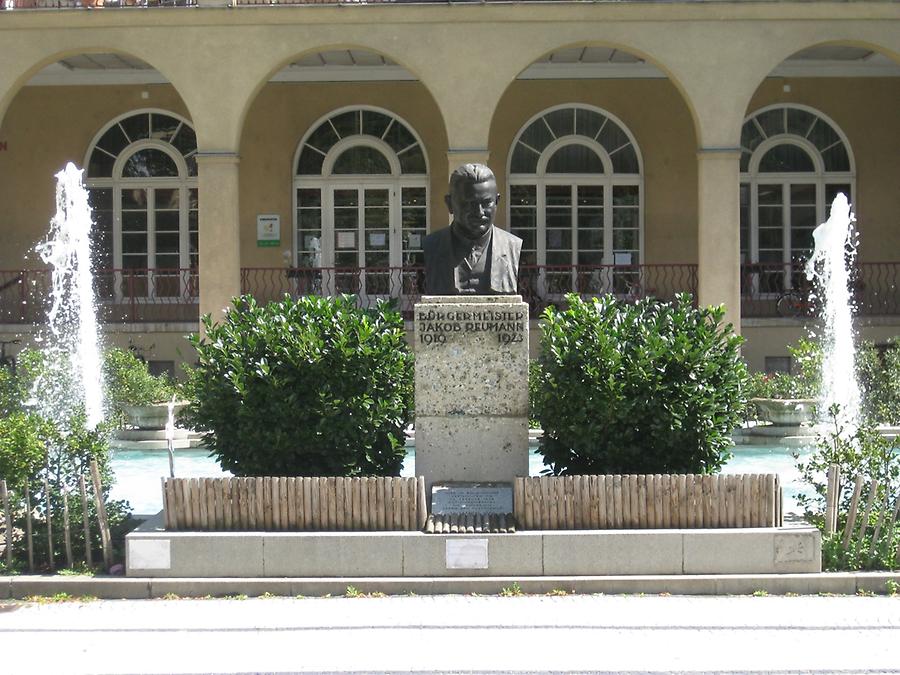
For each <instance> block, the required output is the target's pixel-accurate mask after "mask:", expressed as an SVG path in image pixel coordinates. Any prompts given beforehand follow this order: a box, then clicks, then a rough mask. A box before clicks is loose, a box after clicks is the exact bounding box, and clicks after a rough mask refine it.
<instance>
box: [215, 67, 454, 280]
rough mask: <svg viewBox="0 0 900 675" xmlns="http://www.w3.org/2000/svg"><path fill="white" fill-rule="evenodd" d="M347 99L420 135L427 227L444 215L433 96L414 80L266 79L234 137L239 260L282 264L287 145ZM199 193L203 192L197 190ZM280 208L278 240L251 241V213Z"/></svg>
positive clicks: (287, 219) (289, 166) (287, 214)
mask: <svg viewBox="0 0 900 675" xmlns="http://www.w3.org/2000/svg"><path fill="white" fill-rule="evenodd" d="M347 106H374V107H377V108H382V109H385V110H387V111H389V112H391V113H393V114H395V115H397V116H399V117H400V118H401V119H403V120H404V121H405V122H406V123H407V124H408V125H409V126H410V127H412V129H413V130H414V131H415V133H417V134H418V135H419V138H420V139H421V140H422V143H423V145H424V149H425V151H426V153H427V158H428V169H429V173H430V178H431V188H430V190H431V193H430V194H431V203H430V217H431V228H432V229H437V228H440V227H444V226H445V225H447V223H448V215H447V209H446V207H445V206H444V202H443V199H442V195H443V194H444V193H445V192H446V189H447V181H448V175H447V134H446V132H445V130H444V123H443V119H442V117H441V113H440V111H439V110H438V108H437V106H436V104H435V102H434V99H433V98H432V97H431V95H430V94H429V93H428V91H427V90H426V89H425V87H423V86H422V85H421V84H420V83H418V82H367V83H362V82H353V83H270V84H268V85H266V86H265V87H264V88H263V89H262V91H261V92H260V94H259V96H258V97H257V98H256V100H255V101H254V102H253V105H252V106H251V108H250V111H249V112H248V114H247V122H246V124H245V126H244V133H243V136H242V138H241V149H240V156H241V163H240V174H241V178H240V181H241V190H240V214H241V215H240V222H241V266H243V267H281V266H283V264H284V263H283V260H282V251H283V250H285V249H290V248H291V246H292V239H291V228H292V223H293V214H292V213H291V199H292V194H291V190H292V182H293V176H294V167H293V161H294V153H295V152H296V150H297V145H298V144H299V143H300V141H301V139H302V138H303V136H304V135H305V134H306V133H307V131H310V130H311V127H312V126H313V125H315V123H316V122H317V121H318V120H319V119H320V118H321V117H323V116H326V115H328V114H329V113H330V112H332V111H334V110H337V109H338V108H343V107H347ZM201 199H202V197H201ZM261 213H277V214H279V215H280V216H281V243H282V245H281V247H279V248H259V247H257V245H256V216H257V214H261Z"/></svg>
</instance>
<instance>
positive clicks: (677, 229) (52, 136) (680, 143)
mask: <svg viewBox="0 0 900 675" xmlns="http://www.w3.org/2000/svg"><path fill="white" fill-rule="evenodd" d="M785 83H789V84H790V85H791V91H790V92H788V93H786V92H784V91H783V85H784V84H785ZM142 92H147V93H148V98H146V99H145V98H142V97H141V93H142ZM897 100H900V81H898V80H897V79H896V78H859V79H852V78H841V79H825V78H805V79H801V78H791V79H790V80H782V79H771V80H766V81H765V82H763V84H762V85H760V87H759V89H758V91H757V92H756V94H755V95H754V97H753V99H752V101H751V103H750V106H749V107H748V110H747V112H748V114H749V113H751V112H753V111H754V110H756V109H758V108H760V107H763V106H766V105H771V104H775V103H800V104H804V105H808V106H811V107H813V108H816V109H817V110H820V111H822V112H823V113H825V114H826V115H828V116H829V117H830V118H831V119H833V120H834V122H835V123H836V124H838V125H839V126H840V128H841V129H842V130H843V131H844V132H845V133H846V134H847V137H848V139H849V141H850V145H851V147H852V149H853V152H854V155H855V158H856V163H857V192H858V194H857V203H858V217H859V230H860V232H861V246H860V259H861V260H896V259H898V258H900V215H898V214H900V190H898V189H897V186H898V185H900V161H898V157H900V123H898V121H897V114H896V113H897V104H896V102H897ZM562 103H586V104H590V105H594V106H597V107H600V108H603V109H605V110H607V111H609V112H611V113H612V114H614V115H615V116H617V117H618V118H619V119H620V120H622V122H623V123H624V124H625V125H626V126H627V127H628V128H629V129H630V130H631V132H632V133H633V134H634V136H635V138H636V140H637V143H638V146H639V147H640V150H641V153H642V156H643V161H644V181H645V244H646V248H645V252H646V260H647V261H648V262H696V259H697V239H696V219H697V187H696V184H697V171H696V154H695V150H696V146H697V142H696V138H695V136H694V131H693V124H692V121H691V118H690V115H689V112H688V110H687V106H686V105H685V104H684V102H683V100H682V98H681V96H680V94H679V92H678V91H677V90H676V89H675V87H674V86H673V85H672V84H671V83H670V82H669V81H667V80H554V81H549V80H541V81H536V80H532V81H516V82H514V83H513V84H512V85H511V86H510V87H509V88H508V90H507V91H506V92H505V93H504V94H503V96H502V98H501V99H500V103H499V105H498V107H497V110H496V113H495V115H494V117H493V120H492V124H491V135H490V146H489V150H490V164H491V166H492V167H493V168H494V170H495V172H496V173H497V176H498V179H499V181H500V184H501V190H503V191H504V192H505V187H506V162H507V157H508V154H509V148H510V144H511V143H512V141H513V139H514V137H515V134H516V133H517V132H518V131H519V129H521V128H522V126H523V125H524V124H525V123H526V122H527V121H528V119H530V118H531V117H532V116H533V115H535V114H537V113H539V112H540V111H542V110H544V109H546V108H549V107H551V106H554V105H559V104H562ZM348 105H371V106H376V107H380V108H384V109H387V110H389V111H391V112H393V113H395V114H397V115H399V116H400V117H401V118H403V119H405V120H406V121H407V122H408V123H409V124H410V125H411V126H412V127H413V128H414V129H415V131H416V132H417V133H418V134H419V135H420V137H421V138H422V140H423V142H424V144H425V147H426V150H427V152H428V161H429V168H430V172H431V214H430V215H431V227H432V229H436V228H438V227H443V226H444V225H445V224H446V222H447V214H446V209H445V208H444V205H443V201H442V199H441V196H442V195H443V194H444V192H445V191H446V185H447V169H446V167H447V161H446V152H447V137H446V132H445V129H444V125H443V119H442V117H441V113H440V111H439V110H438V109H437V106H436V104H435V102H434V100H433V98H432V97H431V96H430V94H429V93H428V91H427V90H426V89H425V88H424V86H422V85H421V84H420V83H418V82H379V83H302V84H289V83H284V84H269V85H266V86H265V87H264V88H263V89H262V90H261V92H260V94H259V96H258V97H257V99H256V100H255V101H254V103H253V105H252V106H251V108H250V110H249V113H248V116H247V121H246V124H245V127H244V133H243V136H242V143H241V148H240V154H241V161H240V220H241V242H240V245H241V264H242V265H243V266H254V267H255V266H276V267H277V266H281V265H282V264H283V263H282V258H281V251H282V249H283V248H290V245H291V244H290V232H291V222H292V214H291V177H292V166H291V163H292V160H293V156H294V152H295V150H296V147H297V143H299V141H300V139H301V138H302V137H303V135H304V133H306V131H307V130H308V129H309V128H310V126H311V125H313V124H314V123H315V121H316V120H318V119H319V118H320V117H321V116H323V115H325V114H327V113H328V112H330V111H332V110H335V109H337V108H340V107H343V106H348ZM141 108H162V109H165V110H170V111H173V112H176V113H179V114H181V115H186V114H187V111H186V109H185V106H184V103H183V101H182V99H181V97H180V96H179V95H178V93H177V92H176V91H175V90H174V89H173V87H171V86H169V85H140V86H106V87H88V86H66V87H25V88H23V89H22V90H21V91H20V92H19V93H18V94H17V96H16V97H15V98H14V99H13V101H12V103H11V105H10V107H9V110H8V112H7V114H6V116H5V117H4V119H3V123H2V126H0V141H2V142H5V143H6V144H7V148H6V150H5V151H2V152H0V176H2V177H3V179H2V180H0V200H2V203H3V205H4V209H3V220H2V223H0V232H2V233H3V246H2V247H0V268H4V269H14V268H18V267H21V266H25V265H26V262H25V256H26V255H28V252H29V251H30V250H31V248H32V247H33V246H34V244H35V243H36V242H37V241H38V240H40V239H41V238H42V237H43V236H44V235H45V233H46V231H47V223H48V221H49V219H50V217H51V216H52V214H53V208H54V205H53V190H54V184H53V178H52V177H53V174H54V173H55V172H57V171H59V170H60V169H61V168H62V167H63V165H64V164H65V162H66V161H74V162H76V163H77V164H80V163H81V162H82V161H83V159H84V154H85V151H86V150H87V147H88V145H89V143H90V141H91V139H92V138H93V137H94V135H95V134H96V132H97V131H98V130H99V129H100V128H102V127H103V126H104V125H105V124H106V123H107V122H108V121H109V120H111V119H112V118H114V117H116V116H118V115H120V114H123V113H126V112H129V111H131V110H137V109H141ZM258 213H278V214H280V215H281V217H282V241H283V243H284V245H283V247H282V248H278V249H265V248H257V246H256V241H255V238H256V233H255V221H256V214H258ZM505 220H506V213H505V210H502V211H501V213H500V215H499V218H498V221H499V223H500V224H501V225H502V226H504V227H505V226H506V223H505ZM32 262H34V263H35V264H36V261H33V259H32Z"/></svg>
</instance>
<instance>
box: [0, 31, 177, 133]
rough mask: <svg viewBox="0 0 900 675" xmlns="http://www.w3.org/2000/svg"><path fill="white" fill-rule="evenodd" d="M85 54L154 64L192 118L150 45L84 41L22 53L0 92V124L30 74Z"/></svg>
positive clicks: (166, 70)
mask: <svg viewBox="0 0 900 675" xmlns="http://www.w3.org/2000/svg"><path fill="white" fill-rule="evenodd" d="M144 51H146V52H147V53H144ZM86 54H118V55H121V56H127V57H130V58H133V59H138V60H140V61H143V62H144V63H146V64H147V65H149V66H151V67H152V68H154V69H155V70H156V71H157V72H159V73H160V75H162V76H163V78H165V80H166V81H167V82H168V83H169V84H170V85H171V86H172V87H173V88H174V89H175V92H176V94H177V95H178V97H179V98H180V100H181V103H182V104H183V105H184V107H185V110H186V111H187V117H188V118H189V119H192V118H193V116H192V114H191V110H190V105H189V104H188V101H187V99H186V98H185V96H184V95H183V94H182V90H183V89H182V88H180V87H179V86H178V84H177V83H176V82H175V81H174V80H173V78H172V77H170V75H169V68H167V67H160V65H158V64H157V63H156V61H157V60H158V59H157V58H156V56H157V54H156V53H155V52H153V51H152V50H149V49H148V50H142V49H124V48H121V47H119V46H116V45H114V44H105V45H100V44H95V43H86V44H84V45H79V46H71V47H67V48H66V49H61V50H57V51H54V52H52V53H49V54H46V55H37V58H32V60H31V61H30V62H28V61H26V59H27V58H28V56H27V55H25V56H23V58H22V60H23V62H24V63H22V67H21V68H20V69H19V71H18V72H15V71H14V70H13V72H12V75H11V77H10V80H11V81H10V82H9V83H8V85H7V87H6V89H5V90H4V91H3V93H2V94H0V125H2V123H3V120H4V119H5V117H6V112H7V110H8V109H9V105H10V104H11V103H12V101H13V100H14V99H15V97H16V96H17V95H18V94H19V92H21V91H22V89H23V88H24V87H25V86H26V85H27V83H28V81H29V80H30V79H31V78H32V77H34V76H35V75H36V74H37V73H39V72H40V71H42V70H43V69H44V68H46V67H47V66H49V65H52V64H54V63H58V62H59V61H62V60H64V59H66V58H68V57H71V56H79V55H86ZM13 67H14V66H13ZM11 70H12V69H11ZM176 77H177V76H176Z"/></svg>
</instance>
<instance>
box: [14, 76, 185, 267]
mask: <svg viewBox="0 0 900 675" xmlns="http://www.w3.org/2000/svg"><path fill="white" fill-rule="evenodd" d="M141 92H147V93H148V97H147V98H146V99H145V98H142V97H141ZM141 108H162V109H164V110H170V111H172V112H175V113H178V114H180V115H183V116H187V111H186V110H185V107H184V104H183V102H182V100H181V97H180V96H178V93H177V92H176V91H175V90H174V89H173V88H172V87H171V86H169V85H141V86H103V87H76V86H71V87H25V88H23V89H22V90H21V91H20V92H19V93H18V94H17V95H16V97H15V98H14V99H13V101H12V103H11V105H10V107H9V110H8V112H7V113H6V116H5V117H4V118H3V123H2V126H0V141H3V142H6V144H7V149H6V150H5V151H3V152H0V204H3V212H2V216H0V217H2V221H0V234H2V237H3V245H2V246H0V269H17V268H21V267H26V266H27V267H43V265H42V264H39V261H37V260H35V259H34V256H33V255H30V254H29V252H30V251H31V249H32V248H33V247H34V245H35V244H36V243H37V242H38V241H40V239H42V238H43V237H44V236H45V235H46V234H47V228H48V224H49V222H50V218H51V217H52V216H53V214H54V212H55V210H56V208H55V203H54V199H55V198H54V194H55V190H56V187H55V180H54V178H53V176H54V174H56V173H57V172H58V171H60V170H62V169H63V168H64V167H65V164H66V162H74V163H75V164H76V165H77V166H79V167H81V165H82V163H83V162H84V155H85V153H86V152H87V149H88V146H89V145H90V143H91V140H92V139H93V138H94V135H95V134H96V133H97V132H98V131H99V130H100V129H101V128H103V126H104V125H106V123H107V122H109V121H110V120H111V119H113V118H114V117H117V116H119V115H122V114H124V113H127V112H129V111H132V110H138V109H141ZM26 255H28V258H29V260H28V263H26V262H25V261H24V258H25V256H26Z"/></svg>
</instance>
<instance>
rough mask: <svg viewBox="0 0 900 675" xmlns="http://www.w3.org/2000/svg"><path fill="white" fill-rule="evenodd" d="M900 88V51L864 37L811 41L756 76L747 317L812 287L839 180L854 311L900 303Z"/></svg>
mask: <svg viewBox="0 0 900 675" xmlns="http://www.w3.org/2000/svg"><path fill="white" fill-rule="evenodd" d="M898 97H900V63H897V62H894V61H892V60H891V59H890V58H888V57H887V56H886V55H885V54H882V53H880V52H879V51H878V50H877V48H875V47H873V46H866V45H862V44H859V43H828V44H819V45H812V46H809V47H805V48H803V49H801V50H799V51H797V52H795V53H794V54H791V55H790V56H788V57H787V58H786V59H785V60H784V61H782V62H781V63H780V64H779V65H777V66H776V67H775V68H774V69H773V70H772V71H771V73H770V74H769V75H768V77H766V78H765V79H764V80H763V81H762V82H761V83H760V85H759V87H758V88H757V90H756V92H755V93H754V95H753V97H752V99H751V101H750V104H749V106H748V109H747V116H746V118H745V120H744V123H743V127H742V129H741V165H740V171H741V174H740V182H741V190H740V227H741V262H742V273H741V295H742V314H743V315H744V316H745V317H746V316H782V315H784V314H785V311H784V310H779V306H782V307H784V306H786V305H785V304H784V303H781V305H779V303H778V300H779V298H781V297H783V296H785V294H787V293H794V294H797V293H799V294H800V295H801V296H802V297H804V298H805V297H807V296H808V295H809V293H810V291H811V290H812V289H811V285H810V282H809V281H807V279H806V275H805V273H804V271H803V267H804V265H805V263H806V260H807V259H808V258H809V256H810V255H811V253H812V250H813V241H812V232H813V230H814V229H815V227H816V226H817V225H818V224H820V223H822V222H824V221H825V220H826V219H827V218H828V215H829V209H830V206H831V203H832V201H833V199H834V197H835V196H836V194H837V193H838V192H843V193H845V194H846V195H847V197H848V198H849V199H850V201H851V204H852V208H853V211H854V212H855V214H856V218H857V222H856V231H857V233H858V243H859V247H858V256H857V264H856V269H855V272H854V275H855V281H854V295H855V300H856V303H857V311H858V313H859V314H861V315H866V314H868V315H898V314H900V305H898V304H897V303H896V301H894V300H893V298H895V297H896V284H897V279H900V257H898V255H897V252H898V251H900V232H898V229H897V228H896V226H895V223H896V213H897V211H898V209H900V196H898V193H897V190H896V185H897V184H898V182H900V166H898V164H897V161H896V157H897V153H898V152H900V145H898V142H900V141H898V139H900V120H898V117H897V114H896V101H897V100H898ZM806 304H807V303H806V302H805V301H804V303H801V304H800V305H799V309H797V310H796V312H799V315H800V316H801V317H803V316H807V315H808V316H813V315H815V313H816V309H815V303H814V302H810V303H808V304H809V307H808V308H807V307H806ZM790 306H791V307H795V306H797V303H792V304H790ZM792 313H794V312H792ZM792 318H793V317H792ZM750 337H751V338H752V337H753V333H752V331H751V334H750Z"/></svg>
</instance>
